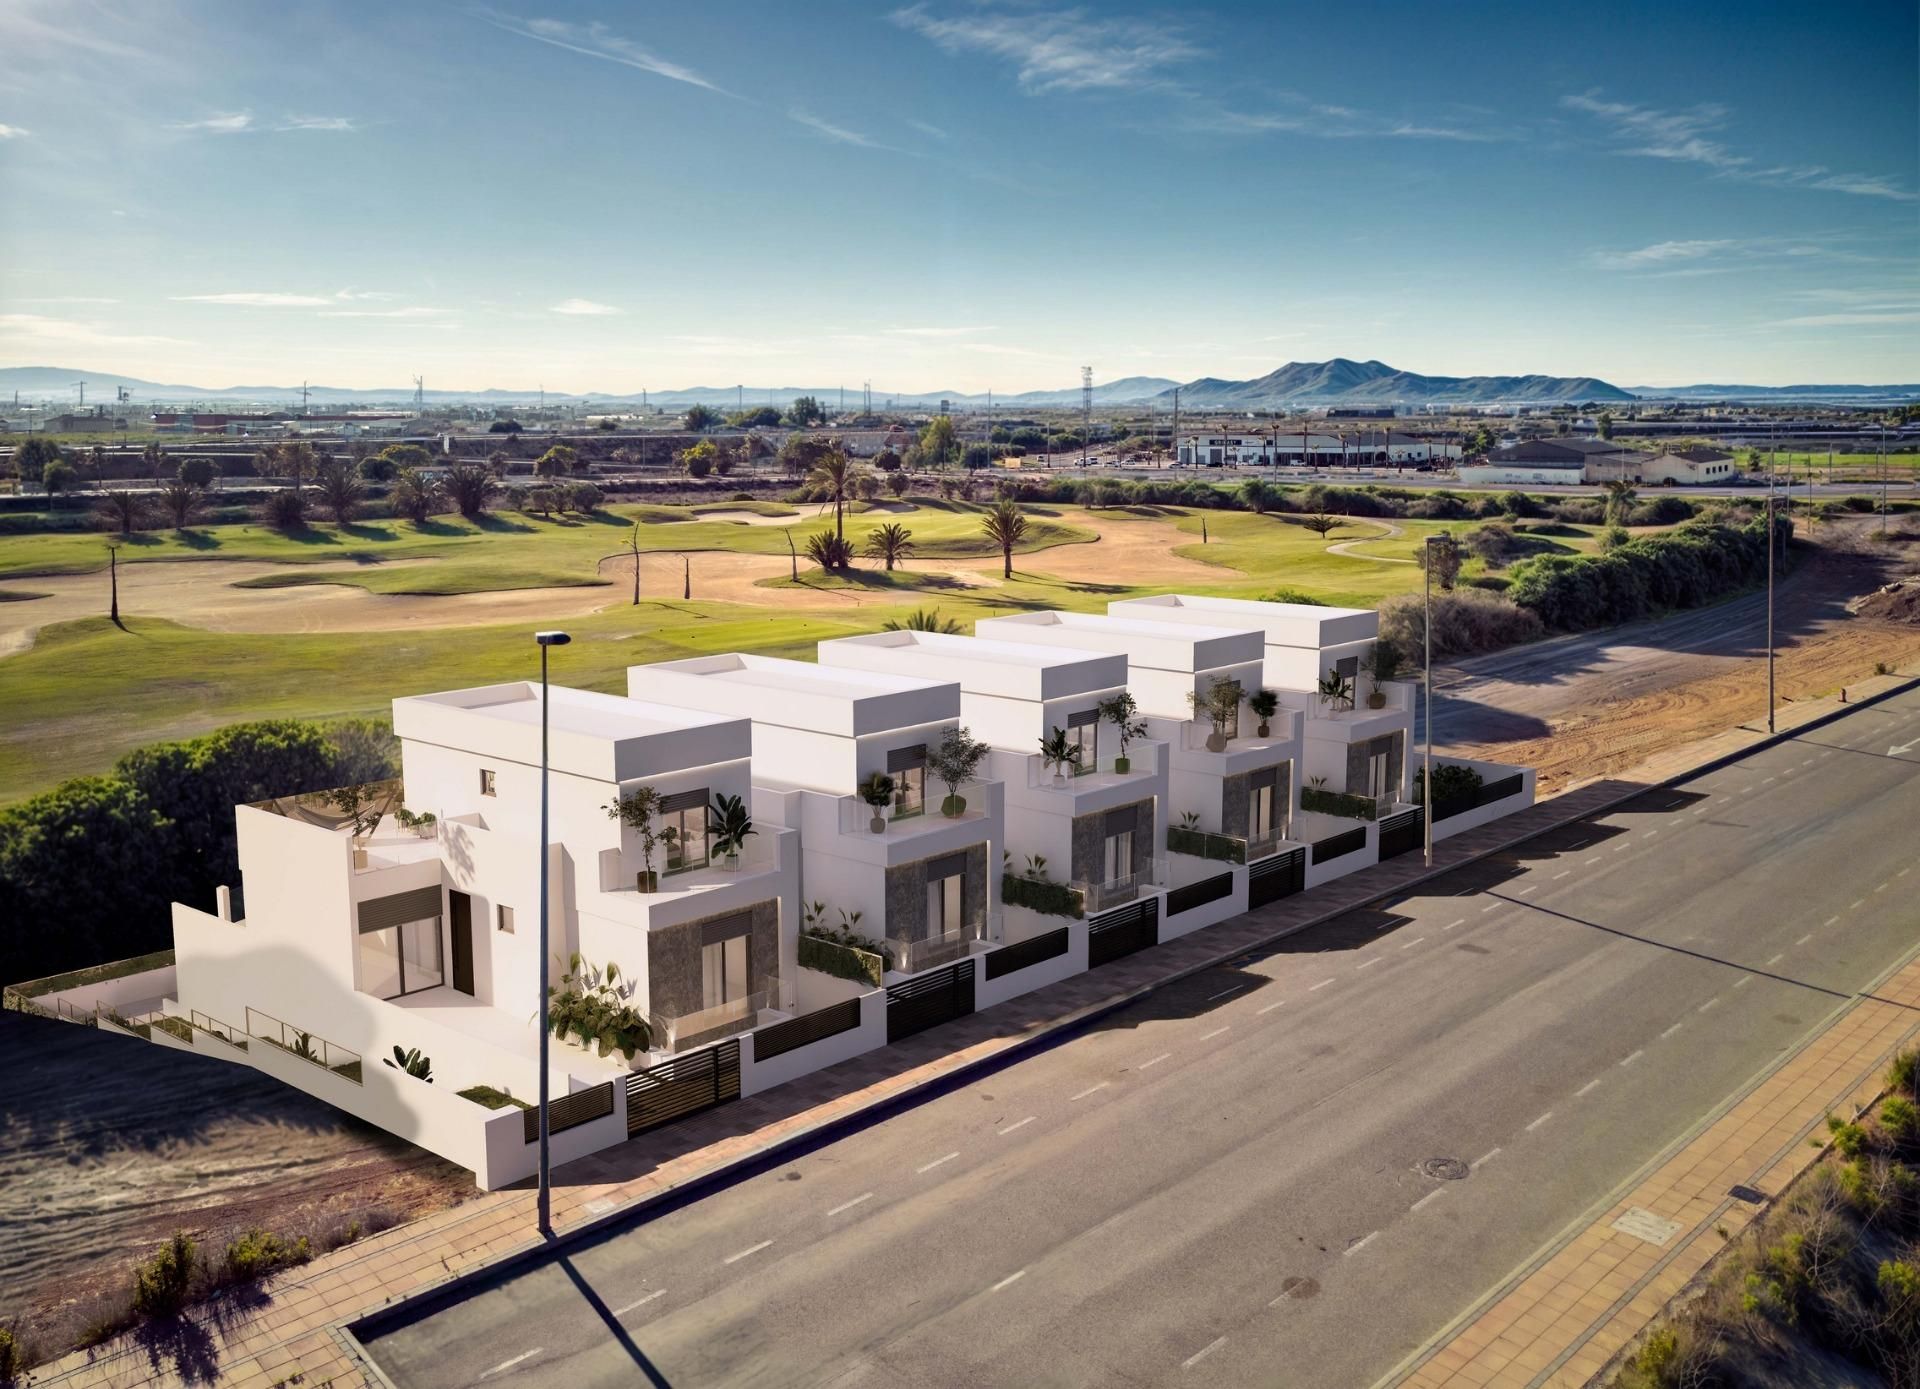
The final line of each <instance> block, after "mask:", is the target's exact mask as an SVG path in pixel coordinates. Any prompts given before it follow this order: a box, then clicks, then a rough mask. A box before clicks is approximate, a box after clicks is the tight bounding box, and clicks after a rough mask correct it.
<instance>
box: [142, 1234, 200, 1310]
mask: <svg viewBox="0 0 1920 1389" xmlns="http://www.w3.org/2000/svg"><path fill="white" fill-rule="evenodd" d="M194 1263H195V1251H194V1243H193V1241H192V1240H191V1239H189V1238H188V1237H187V1234H186V1232H185V1231H176V1232H175V1233H174V1236H173V1238H172V1239H171V1240H169V1241H168V1242H167V1243H166V1244H164V1245H162V1246H161V1247H160V1251H159V1253H157V1254H155V1255H154V1256H153V1257H152V1258H151V1259H149V1260H147V1262H145V1263H144V1264H135V1265H134V1266H133V1307H134V1310H135V1311H136V1312H139V1313H141V1314H142V1315H144V1316H149V1317H171V1316H173V1315H175V1314H176V1313H177V1312H179V1310H180V1309H181V1308H182V1307H184V1306H186V1303H187V1294H188V1293H189V1292H190V1291H191V1290H192V1288H193V1272H194Z"/></svg>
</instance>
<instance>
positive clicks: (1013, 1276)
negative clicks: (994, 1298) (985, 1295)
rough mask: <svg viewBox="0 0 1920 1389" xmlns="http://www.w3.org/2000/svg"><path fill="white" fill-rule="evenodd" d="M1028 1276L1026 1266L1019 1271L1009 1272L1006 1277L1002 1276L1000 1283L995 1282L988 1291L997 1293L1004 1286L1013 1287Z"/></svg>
mask: <svg viewBox="0 0 1920 1389" xmlns="http://www.w3.org/2000/svg"><path fill="white" fill-rule="evenodd" d="M1026 1276H1027V1271H1026V1270H1025V1269H1024V1268H1023V1269H1021V1270H1020V1271H1019V1272H1018V1273H1009V1274H1008V1275H1007V1276H1006V1277H1005V1278H1002V1279H1001V1280H1000V1281H999V1282H998V1283H995V1284H994V1285H993V1286H992V1287H991V1288H988V1289H987V1291H988V1292H990V1293H997V1292H999V1291H1000V1290H1001V1289H1002V1288H1010V1287H1012V1286H1013V1285H1014V1284H1015V1283H1018V1282H1019V1281H1020V1280H1021V1279H1022V1278H1025V1277H1026Z"/></svg>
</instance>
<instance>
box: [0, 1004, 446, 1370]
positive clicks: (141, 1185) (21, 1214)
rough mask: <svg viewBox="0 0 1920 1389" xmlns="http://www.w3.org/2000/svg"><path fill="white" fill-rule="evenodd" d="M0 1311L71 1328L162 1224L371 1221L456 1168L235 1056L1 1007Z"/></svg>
mask: <svg viewBox="0 0 1920 1389" xmlns="http://www.w3.org/2000/svg"><path fill="white" fill-rule="evenodd" d="M0 1116H4V1117H0V1319H8V1320H18V1321H20V1322H21V1323H23V1324H24V1327H25V1329H26V1331H27V1332H28V1334H29V1337H30V1338H31V1337H33V1336H35V1335H42V1336H51V1335H55V1334H57V1333H58V1332H59V1331H60V1329H61V1328H62V1327H66V1326H71V1327H72V1328H73V1330H74V1331H75V1332H77V1331H78V1330H79V1329H81V1326H80V1325H75V1324H76V1323H81V1324H83V1323H84V1319H85V1318H86V1316H87V1314H88V1313H87V1309H88V1308H89V1307H90V1306H91V1304H92V1303H93V1301H94V1300H95V1298H96V1297H97V1296H98V1295H99V1294H100V1293H102V1292H111V1291H113V1290H116V1289H119V1288H121V1287H123V1286H124V1285H125V1283H126V1281H127V1280H128V1279H129V1278H130V1276H131V1275H130V1274H129V1272H128V1270H129V1268H130V1266H131V1264H132V1262H133V1261H134V1259H136V1258H139V1257H145V1256H146V1255H148V1254H150V1253H151V1252H152V1251H153V1250H154V1249H155V1248H157V1247H158V1246H159V1245H160V1244H161V1243H162V1242H163V1241H165V1240H166V1239H167V1238H168V1237H170V1236H171V1235H172V1234H173V1232H174V1231H175V1230H186V1231H187V1232H188V1233H189V1234H191V1235H193V1236H194V1237H195V1238H196V1239H198V1240H200V1241H201V1242H202V1243H205V1244H217V1245H218V1246H219V1247H221V1248H224V1247H225V1244H226V1242H227V1240H228V1239H230V1238H231V1237H232V1236H233V1235H234V1234H237V1233H239V1232H241V1231H244V1230H245V1229H247V1228H248V1227H250V1226H259V1227H261V1228H264V1229H269V1230H272V1231H275V1232H277V1233H280V1232H297V1231H299V1230H302V1229H307V1228H311V1227H313V1226H315V1225H318V1224H321V1223H324V1221H325V1220H327V1219H328V1218H330V1217H339V1218H360V1219H363V1220H365V1219H368V1218H370V1217H375V1213H376V1212H377V1213H378V1215H377V1218H379V1219H381V1220H383V1221H384V1223H386V1224H394V1223H397V1222H399V1221H404V1220H411V1219H414V1218H416V1217H418V1216H421V1215H424V1214H426V1213H427V1212H429V1211H434V1210H440V1209H443V1208H445V1207H447V1206H451V1205H455V1204H458V1203H459V1202H461V1201H463V1200H466V1199H467V1198H468V1197H470V1196H472V1195H474V1194H475V1188H474V1185H473V1177H472V1174H470V1173H468V1172H465V1171H463V1170H461V1169H460V1168H457V1167H455V1166H453V1165H452V1164H451V1163H448V1162H443V1161H441V1160H440V1159H439V1158H436V1157H434V1156H433V1155H432V1154H430V1153H427V1152H423V1151H421V1150H420V1149H417V1148H413V1147H410V1146H409V1145H408V1144H406V1143H404V1142H401V1141H400V1140H399V1139H396V1138H392V1137H390V1136H388V1135H386V1134H384V1133H381V1132H380V1131H378V1130H376V1129H374V1128H372V1127H370V1126H368V1125H365V1124H362V1123H360V1122H359V1121H357V1120H354V1119H351V1118H349V1117H347V1116H346V1115H343V1114H341V1113H340V1112H339V1111H338V1110H335V1109H333V1108H331V1107H329V1106H327V1105H324V1104H322V1103H321V1102H320V1101H318V1100H316V1099H313V1098H311V1097H309V1096H307V1095H304V1094H301V1093H300V1092H299V1091H297V1090H293V1089H290V1088H289V1087H287V1086H284V1085H281V1084H279V1083H278V1082H276V1081H273V1080H270V1079H268V1078H267V1077H265V1076H263V1075H261V1074H260V1073H259V1072H258V1071H254V1070H251V1069H249V1068H247V1067H244V1066H236V1065H229V1064H227V1063H225V1062H222V1061H217V1060H213V1059H211V1058H208V1057H202V1056H193V1055H190V1054H188V1053H185V1052H179V1051H173V1050H169V1049H166V1048H162V1047H158V1046H154V1045H151V1044H149V1043H146V1042H140V1041H135V1040H133V1039H131V1038H127V1037H117V1036H113V1035H111V1034H109V1033H104V1032H98V1031H95V1030H94V1029H92V1028H87V1027H80V1026H77V1025H75V1024H72V1023H63V1022H53V1021H50V1020H46V1019H39V1018H29V1017H23V1016H22V1015H20V1014H17V1013H6V1014H0Z"/></svg>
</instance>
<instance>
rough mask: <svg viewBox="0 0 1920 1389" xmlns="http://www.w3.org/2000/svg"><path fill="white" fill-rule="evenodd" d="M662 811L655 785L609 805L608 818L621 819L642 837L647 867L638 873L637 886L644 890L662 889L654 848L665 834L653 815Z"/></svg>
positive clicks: (627, 795) (638, 789)
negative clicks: (655, 864) (655, 826)
mask: <svg viewBox="0 0 1920 1389" xmlns="http://www.w3.org/2000/svg"><path fill="white" fill-rule="evenodd" d="M659 810H660V793H659V792H658V791H656V790H654V789H653V788H652V787H651V786H636V787H635V788H634V789H633V790H631V791H629V792H627V793H626V794H625V795H624V796H621V797H620V798H619V799H618V800H616V801H614V802H613V803H612V804H611V805H608V806H607V807H606V812H607V818H608V819H610V820H618V821H619V822H620V823H621V824H623V825H625V826H626V827H627V828H628V829H630V830H632V831H633V832H634V835H635V836H636V837H637V838H638V839H639V840H640V861H641V862H642V863H643V864H645V865H646V867H645V868H643V869H641V871H640V872H638V873H636V874H635V875H634V887H635V888H636V889H638V890H639V891H641V892H658V891H659V890H660V875H659V874H658V873H656V872H654V871H653V850H654V847H655V846H656V845H657V844H659V842H660V834H661V832H660V831H659V830H657V829H655V828H654V823H653V817H654V816H655V815H656V814H657V813H658V812H659Z"/></svg>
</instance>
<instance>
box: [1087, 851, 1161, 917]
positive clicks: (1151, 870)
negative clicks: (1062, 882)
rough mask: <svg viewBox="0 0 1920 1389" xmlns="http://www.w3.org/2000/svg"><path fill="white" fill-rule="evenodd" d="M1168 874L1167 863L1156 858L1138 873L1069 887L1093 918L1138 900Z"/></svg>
mask: <svg viewBox="0 0 1920 1389" xmlns="http://www.w3.org/2000/svg"><path fill="white" fill-rule="evenodd" d="M1166 873H1167V861H1166V860H1165V859H1163V858H1156V859H1154V860H1153V861H1152V863H1151V865H1150V866H1149V867H1147V868H1143V869H1141V870H1139V871H1138V872H1134V873H1127V874H1123V875H1122V876H1120V877H1118V878H1109V879H1107V880H1106V881H1105V882H1099V883H1094V882H1075V883H1071V884H1069V886H1071V887H1072V888H1073V890H1074V891H1076V892H1078V893H1079V894H1080V900H1081V901H1083V902H1085V903H1086V908H1087V915H1088V916H1093V915H1096V914H1097V913H1099V912H1104V911H1108V910H1110V909H1112V908H1114V907H1124V906H1125V905H1126V904H1127V903H1129V902H1132V901H1135V900H1137V899H1138V898H1139V896H1140V893H1141V891H1142V890H1143V889H1145V888H1149V887H1152V886H1154V885H1155V884H1156V883H1159V882H1161V881H1163V880H1164V879H1165V878H1166Z"/></svg>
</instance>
